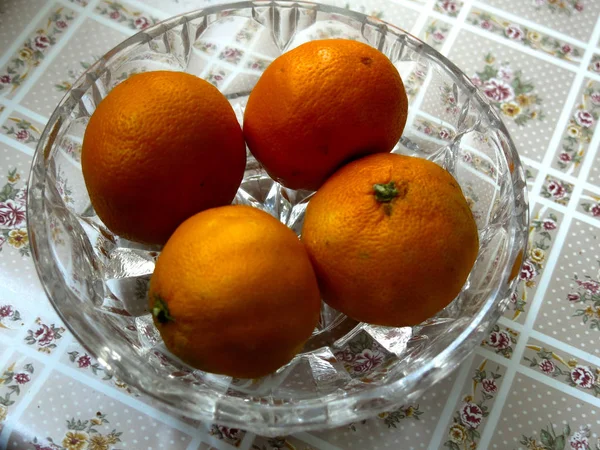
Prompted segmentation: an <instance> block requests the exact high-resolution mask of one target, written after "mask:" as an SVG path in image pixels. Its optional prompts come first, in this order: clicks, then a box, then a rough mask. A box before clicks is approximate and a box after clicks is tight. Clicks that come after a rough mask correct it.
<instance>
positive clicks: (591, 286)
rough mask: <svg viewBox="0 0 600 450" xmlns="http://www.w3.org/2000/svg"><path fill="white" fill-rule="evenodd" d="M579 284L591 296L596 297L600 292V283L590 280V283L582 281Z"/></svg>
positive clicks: (578, 281)
mask: <svg viewBox="0 0 600 450" xmlns="http://www.w3.org/2000/svg"><path fill="white" fill-rule="evenodd" d="M577 284H578V285H579V286H581V287H582V288H584V289H585V290H586V291H587V292H588V293H589V294H591V295H594V294H597V293H598V292H599V291H600V283H598V282H597V281H593V280H589V281H581V280H577Z"/></svg>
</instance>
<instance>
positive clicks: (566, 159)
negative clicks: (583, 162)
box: [558, 152, 573, 162]
mask: <svg viewBox="0 0 600 450" xmlns="http://www.w3.org/2000/svg"><path fill="white" fill-rule="evenodd" d="M558 159H560V160H561V161H562V162H569V161H571V160H572V159H573V158H572V157H571V155H570V154H568V153H567V152H562V153H561V154H560V155H558Z"/></svg>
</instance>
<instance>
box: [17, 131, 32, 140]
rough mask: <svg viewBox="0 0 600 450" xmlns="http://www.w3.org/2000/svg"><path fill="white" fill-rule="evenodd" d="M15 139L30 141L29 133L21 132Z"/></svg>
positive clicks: (18, 132)
mask: <svg viewBox="0 0 600 450" xmlns="http://www.w3.org/2000/svg"><path fill="white" fill-rule="evenodd" d="M15 137H16V138H17V140H18V141H26V140H27V139H29V131H27V130H19V131H17V133H16V134H15Z"/></svg>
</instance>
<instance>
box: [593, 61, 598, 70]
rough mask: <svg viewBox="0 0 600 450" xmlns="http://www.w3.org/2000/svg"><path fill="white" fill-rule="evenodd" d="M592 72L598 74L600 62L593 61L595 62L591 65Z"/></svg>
mask: <svg viewBox="0 0 600 450" xmlns="http://www.w3.org/2000/svg"><path fill="white" fill-rule="evenodd" d="M592 70H593V71H594V72H600V61H595V62H594V63H593V64H592Z"/></svg>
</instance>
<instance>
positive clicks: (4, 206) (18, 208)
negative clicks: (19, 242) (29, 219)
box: [0, 199, 26, 228]
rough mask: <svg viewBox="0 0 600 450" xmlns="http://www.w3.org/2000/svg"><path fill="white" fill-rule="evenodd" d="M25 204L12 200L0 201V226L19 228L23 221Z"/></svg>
mask: <svg viewBox="0 0 600 450" xmlns="http://www.w3.org/2000/svg"><path fill="white" fill-rule="evenodd" d="M25 218H26V215H25V206H24V205H22V204H21V203H17V202H15V201H14V200H10V199H9V200H6V201H5V202H0V227H2V228H19V227H20V226H21V225H22V224H24V223H25Z"/></svg>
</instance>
